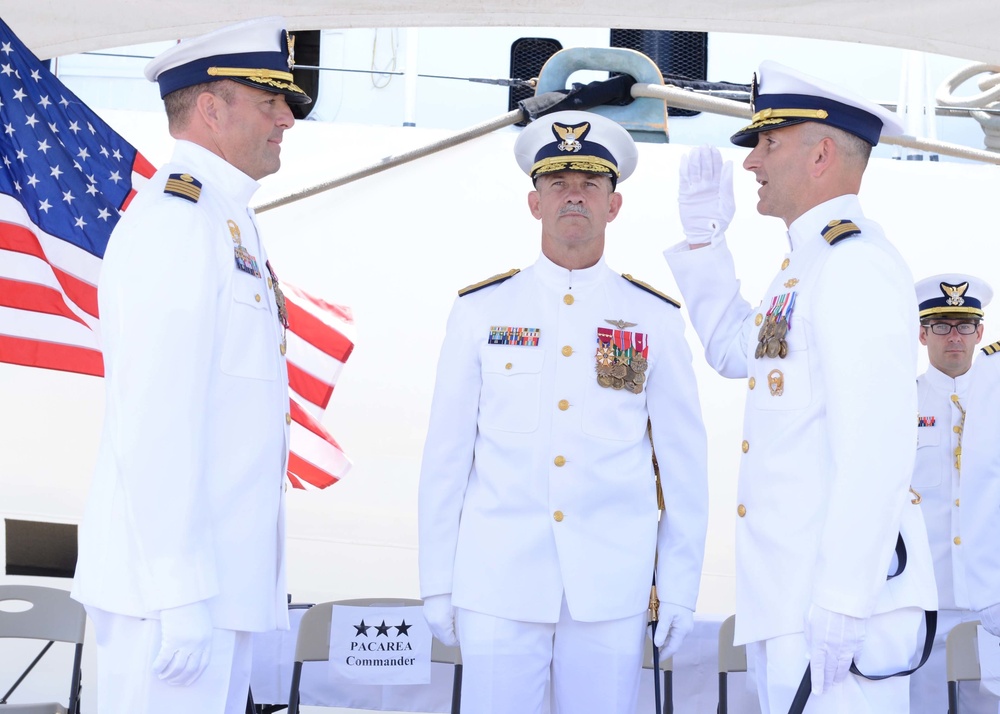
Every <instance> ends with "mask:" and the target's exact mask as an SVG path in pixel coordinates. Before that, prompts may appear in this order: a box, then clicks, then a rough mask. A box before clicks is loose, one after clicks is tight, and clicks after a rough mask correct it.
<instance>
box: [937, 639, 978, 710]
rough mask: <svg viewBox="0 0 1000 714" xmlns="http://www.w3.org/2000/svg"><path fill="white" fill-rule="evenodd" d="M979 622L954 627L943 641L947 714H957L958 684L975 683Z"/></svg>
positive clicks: (976, 676) (976, 678)
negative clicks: (946, 682) (946, 676)
mask: <svg viewBox="0 0 1000 714" xmlns="http://www.w3.org/2000/svg"><path fill="white" fill-rule="evenodd" d="M978 626H979V620H975V621H972V622H962V623H959V624H958V625H955V626H954V627H953V628H952V629H951V632H949V633H948V639H947V640H946V641H945V657H946V660H945V661H946V663H947V664H946V668H947V672H948V714H958V683H959V682H972V681H977V680H979V678H980V677H981V676H982V675H981V673H980V670H979V635H978V633H977V631H976V628H977V627H978Z"/></svg>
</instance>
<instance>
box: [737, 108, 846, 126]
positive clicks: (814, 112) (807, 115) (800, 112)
mask: <svg viewBox="0 0 1000 714" xmlns="http://www.w3.org/2000/svg"><path fill="white" fill-rule="evenodd" d="M828 116H830V114H829V113H828V112H827V111H826V110H825V109H774V108H768V109H761V110H760V111H759V112H757V113H756V114H754V115H753V116H752V117H750V122H751V123H754V122H758V121H761V120H762V119H772V118H773V119H826V118H827V117H828Z"/></svg>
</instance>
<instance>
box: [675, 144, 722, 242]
mask: <svg viewBox="0 0 1000 714" xmlns="http://www.w3.org/2000/svg"><path fill="white" fill-rule="evenodd" d="M677 204H678V207H679V209H680V215H681V225H682V226H683V227H684V235H685V237H686V238H687V242H688V243H689V244H691V245H697V244H701V243H711V242H712V239H713V238H715V237H716V236H719V235H722V234H723V233H725V232H726V228H728V227H729V223H730V221H732V220H733V214H735V213H736V201H735V200H734V199H733V162H731V161H726V162H725V163H723V161H722V154H721V153H719V150H718V149H716V148H715V147H713V146H698V147H695V148H694V149H691V151H689V152H688V153H686V154H685V155H684V156H683V157H681V166H680V189H679V190H678V193H677Z"/></svg>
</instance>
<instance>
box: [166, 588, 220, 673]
mask: <svg viewBox="0 0 1000 714" xmlns="http://www.w3.org/2000/svg"><path fill="white" fill-rule="evenodd" d="M160 633H161V634H160V651H159V653H158V654H157V655H156V659H155V660H153V674H155V675H156V676H158V677H159V678H160V679H162V680H163V681H164V682H166V683H167V684H174V685H177V686H181V687H186V686H187V685H189V684H192V683H194V681H195V680H197V679H198V677H200V676H201V673H202V672H204V671H205V667H207V666H208V661H209V659H211V657H212V617H211V615H210V614H209V612H208V605H207V604H205V603H204V602H201V601H199V602H193V603H191V604H189V605H181V606H180V607H172V608H169V609H167V610H161V611H160Z"/></svg>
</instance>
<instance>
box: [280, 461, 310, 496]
mask: <svg viewBox="0 0 1000 714" xmlns="http://www.w3.org/2000/svg"><path fill="white" fill-rule="evenodd" d="M289 458H291V454H289ZM285 476H287V477H288V482H289V483H290V484H292V488H298V489H301V490H303V491H304V490H305V489H306V487H305V486H303V485H302V482H301V481H299V480H298V479H297V478H296V477H295V474H293V473H292V472H291V471H287V470H286V471H285Z"/></svg>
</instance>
